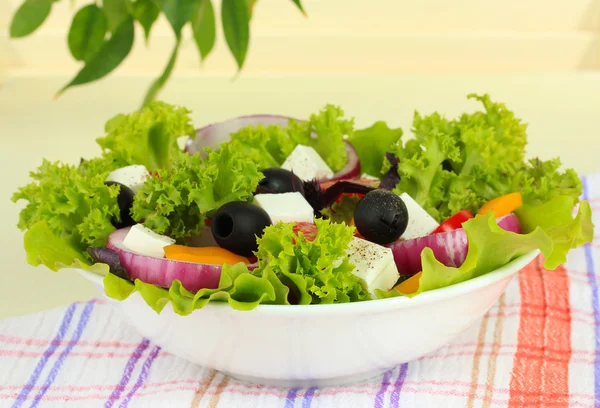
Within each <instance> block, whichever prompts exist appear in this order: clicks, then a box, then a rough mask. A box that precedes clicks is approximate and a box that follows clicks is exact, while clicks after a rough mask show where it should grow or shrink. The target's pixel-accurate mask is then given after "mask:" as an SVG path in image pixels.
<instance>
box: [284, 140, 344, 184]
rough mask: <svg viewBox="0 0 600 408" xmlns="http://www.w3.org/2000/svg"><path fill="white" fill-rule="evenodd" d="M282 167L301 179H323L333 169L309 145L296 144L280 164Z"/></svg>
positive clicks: (328, 175) (331, 172)
mask: <svg viewBox="0 0 600 408" xmlns="http://www.w3.org/2000/svg"><path fill="white" fill-rule="evenodd" d="M281 168H282V169H286V170H289V171H293V172H294V174H295V175H297V176H298V177H300V179H301V180H304V181H308V180H312V179H315V178H318V179H323V178H330V177H332V176H333V170H331V169H330V168H329V166H328V165H327V163H325V161H324V160H323V158H321V156H319V153H317V151H316V150H315V149H313V148H312V147H310V146H304V145H298V146H296V148H295V149H294V150H293V151H292V153H290V155H289V156H288V157H287V158H286V159H285V161H284V162H283V164H282V165H281Z"/></svg>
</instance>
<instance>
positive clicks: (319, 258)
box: [104, 219, 370, 315]
mask: <svg viewBox="0 0 600 408" xmlns="http://www.w3.org/2000/svg"><path fill="white" fill-rule="evenodd" d="M315 222H316V224H317V234H316V236H315V238H314V239H313V240H310V239H307V238H306V237H305V236H304V234H303V233H302V232H299V233H298V234H295V233H294V232H293V224H284V223H278V224H276V225H273V226H270V227H267V228H266V229H265V231H264V235H263V236H262V238H260V239H259V240H258V251H257V252H256V255H257V258H258V268H257V269H255V270H253V271H249V270H248V268H247V267H246V266H245V265H244V264H243V263H238V264H236V265H224V266H223V271H222V273H221V279H220V282H219V286H218V287H217V288H216V289H201V290H199V291H198V292H196V293H191V292H189V291H187V290H186V289H185V288H184V287H183V286H182V285H181V283H180V282H179V281H177V280H176V281H174V282H173V284H172V285H171V287H170V288H168V289H165V288H159V287H157V286H154V285H150V284H147V283H144V282H142V281H140V280H139V279H136V280H135V282H129V281H126V280H124V279H122V278H119V277H118V276H116V275H113V274H111V273H109V274H107V275H106V276H105V278H104V289H105V291H106V294H107V295H108V296H109V297H111V298H113V299H117V300H123V299H126V298H127V297H129V296H130V295H131V294H132V293H133V292H134V291H138V292H139V293H140V295H141V296H142V297H143V298H144V300H145V301H146V303H147V304H148V305H149V306H150V307H152V309H154V310H155V311H156V312H157V313H160V312H161V311H162V309H163V308H164V307H165V306H166V305H167V304H168V303H169V302H170V303H171V304H172V305H173V309H174V310H175V312H176V313H178V314H180V315H188V314H190V313H192V312H193V311H194V310H195V309H200V308H202V307H204V306H205V305H206V304H208V303H209V302H210V301H215V302H227V303H229V305H230V306H231V307H232V308H234V309H237V310H252V309H254V308H255V307H256V306H258V305H259V304H278V305H289V304H290V301H293V303H297V304H301V305H307V304H318V303H346V302H354V301H362V300H367V299H369V298H370V296H369V294H368V292H367V290H366V288H365V284H364V281H362V279H360V278H358V277H357V276H355V275H354V274H353V273H352V271H353V270H354V266H353V265H351V264H350V262H349V258H348V256H347V254H346V250H347V247H348V243H349V242H350V240H351V239H352V236H353V231H354V228H352V227H347V226H345V225H343V224H334V223H331V222H329V221H327V220H320V219H317V220H315Z"/></svg>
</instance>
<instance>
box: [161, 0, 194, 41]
mask: <svg viewBox="0 0 600 408" xmlns="http://www.w3.org/2000/svg"><path fill="white" fill-rule="evenodd" d="M196 7H197V6H196V0H163V2H162V10H163V11H164V13H165V16H166V17H167V20H169V23H171V27H173V31H175V36H176V37H177V39H178V40H179V39H180V38H181V29H182V28H183V26H184V25H185V24H186V23H187V22H188V21H190V20H191V19H192V16H193V14H194V10H195V9H196Z"/></svg>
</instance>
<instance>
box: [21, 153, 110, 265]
mask: <svg viewBox="0 0 600 408" xmlns="http://www.w3.org/2000/svg"><path fill="white" fill-rule="evenodd" d="M88 163H89V164H86V165H85V166H83V165H82V166H83V167H76V166H71V165H67V164H61V163H58V162H55V163H52V162H49V161H47V160H44V161H43V162H42V164H41V165H40V166H39V168H38V169H37V170H36V171H35V172H32V173H31V178H32V179H33V180H34V181H33V182H31V183H29V184H27V185H26V186H24V187H21V188H20V189H19V190H18V191H17V192H16V193H14V194H13V196H12V201H13V202H17V201H19V200H25V201H27V204H26V206H25V208H23V210H22V211H21V213H20V216H19V224H18V226H19V228H20V229H21V230H27V229H30V228H32V227H33V226H34V225H36V224H38V223H39V222H44V223H45V225H47V227H48V229H49V230H50V231H51V232H52V233H53V234H54V235H56V236H57V237H59V238H60V239H61V240H63V241H64V242H67V243H68V245H69V246H71V247H72V248H74V250H75V251H77V252H78V253H79V254H80V255H81V256H82V257H83V258H84V259H88V256H87V253H86V249H87V247H88V246H90V245H93V246H103V245H105V244H106V240H107V238H108V235H109V234H110V233H111V232H112V231H114V229H115V228H114V227H113V225H112V221H113V220H117V221H120V212H119V206H118V205H117V196H118V194H119V187H118V186H110V187H109V186H107V185H105V184H104V180H105V178H106V175H107V174H108V171H109V169H110V166H109V165H107V164H106V163H104V162H102V161H92V162H88ZM92 163H93V164H92ZM87 166H90V167H87ZM92 167H93V170H90V169H92ZM29 249H30V252H31V251H34V250H35V248H34V247H33V246H31V245H30V247H29ZM34 256H35V254H34V253H28V257H34Z"/></svg>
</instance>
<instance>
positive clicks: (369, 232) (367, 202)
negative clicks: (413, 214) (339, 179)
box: [354, 190, 408, 245]
mask: <svg viewBox="0 0 600 408" xmlns="http://www.w3.org/2000/svg"><path fill="white" fill-rule="evenodd" d="M354 224H355V225H356V229H357V230H358V232H360V234H361V235H362V236H363V237H365V238H366V239H367V240H368V241H371V242H375V243H376V244H380V245H385V244H389V243H391V242H394V241H396V240H397V239H398V238H400V236H401V235H402V234H403V233H404V231H406V227H407V226H408V210H407V209H406V204H404V201H403V200H402V199H401V198H400V197H399V196H397V195H396V194H394V193H392V192H391V191H388V190H373V191H371V192H370V193H367V194H366V195H365V196H364V197H363V198H361V199H360V201H359V202H358V204H356V209H355V210H354Z"/></svg>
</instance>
